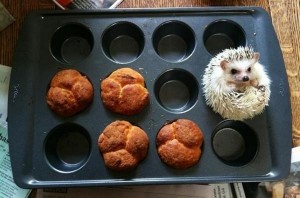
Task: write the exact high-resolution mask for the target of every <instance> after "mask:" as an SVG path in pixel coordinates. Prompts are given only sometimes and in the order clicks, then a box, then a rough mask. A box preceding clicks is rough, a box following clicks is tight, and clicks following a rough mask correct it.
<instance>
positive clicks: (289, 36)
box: [0, 0, 300, 146]
mask: <svg viewBox="0 0 300 198" xmlns="http://www.w3.org/2000/svg"><path fill="white" fill-rule="evenodd" d="M1 2H2V4H3V5H4V6H5V7H6V8H7V10H8V11H9V12H10V13H11V14H12V15H13V16H14V17H15V19H16V21H15V22H14V23H13V24H12V25H10V26H9V27H8V28H6V29H5V30H4V31H2V32H0V46H1V47H0V64H4V65H11V64H12V56H13V51H14V48H15V46H16V42H17V38H18V33H19V30H20V27H21V25H22V23H23V20H24V17H25V16H26V14H27V13H28V12H29V11H30V10H38V9H55V5H54V3H52V1H51V0H34V1H33V0H22V1H12V0H1ZM203 6H260V7H263V8H264V9H266V10H267V11H268V12H269V13H270V15H271V16H272V20H273V24H274V27H275V31H276V33H277V36H278V39H279V42H280V46H281V49H282V52H283V56H284V60H285V66H286V72H287V75H288V80H289V85H290V92H291V97H290V98H291V104H292V116H293V117H292V118H293V140H294V146H300V1H299V0H288V1H283V0H173V1H170V0H147V1H144V0H124V2H123V3H122V4H121V5H120V6H119V7H120V8H129V7H133V8H136V7H141V8H148V7H151V8H153V7H203ZM283 116H284V115H283ZM286 132H287V133H289V131H286Z"/></svg>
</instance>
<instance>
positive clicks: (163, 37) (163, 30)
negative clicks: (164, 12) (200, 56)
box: [153, 21, 196, 62]
mask: <svg viewBox="0 0 300 198" xmlns="http://www.w3.org/2000/svg"><path fill="white" fill-rule="evenodd" d="M195 45H196V42H195V35H194V32H193V31H192V29H191V28H190V27H189V26H188V25H186V24H184V23H183V22H180V21H168V22H165V23H163V24H162V25H160V26H159V27H158V28H157V29H156V30H155V32H154V34H153V46H154V49H155V51H156V53H157V54H158V55H159V56H160V57H161V58H163V59H164V60H166V61H169V62H181V61H183V60H185V59H186V58H188V57H189V56H190V55H191V54H192V52H193V51H194V48H195Z"/></svg>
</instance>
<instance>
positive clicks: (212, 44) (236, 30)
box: [203, 20, 246, 55]
mask: <svg viewBox="0 0 300 198" xmlns="http://www.w3.org/2000/svg"><path fill="white" fill-rule="evenodd" d="M203 41H204V45H205V48H206V50H207V51H208V52H209V53H210V54H211V55H216V54H218V53H220V52H222V51H223V50H224V49H227V48H236V47H239V46H245V45H246V36H245V33H244V31H243V29H242V27H241V26H240V25H238V24H237V23H235V22H233V21H230V20H218V21H215V22H213V23H211V24H210V25H209V26H208V27H207V28H206V29H205V31H204V34H203Z"/></svg>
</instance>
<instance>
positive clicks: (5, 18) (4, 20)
mask: <svg viewBox="0 0 300 198" xmlns="http://www.w3.org/2000/svg"><path fill="white" fill-rule="evenodd" d="M14 21H15V19H14V17H13V16H11V14H10V13H9V12H8V11H7V10H6V8H5V7H4V5H2V3H1V2H0V31H2V30H4V29H5V28H6V27H7V26H8V25H10V24H11V23H12V22H14Z"/></svg>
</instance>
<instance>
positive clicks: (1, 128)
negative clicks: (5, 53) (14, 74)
mask: <svg viewBox="0 0 300 198" xmlns="http://www.w3.org/2000/svg"><path fill="white" fill-rule="evenodd" d="M10 72H11V68H10V67H7V66H4V65H0V198H24V197H28V195H29V193H30V190H27V189H21V188H19V187H18V186H17V185H16V184H15V183H14V181H13V176H12V170H11V163H10V155H9V145H8V143H9V140H8V134H7V123H6V119H7V100H8V87H9V79H10Z"/></svg>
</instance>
